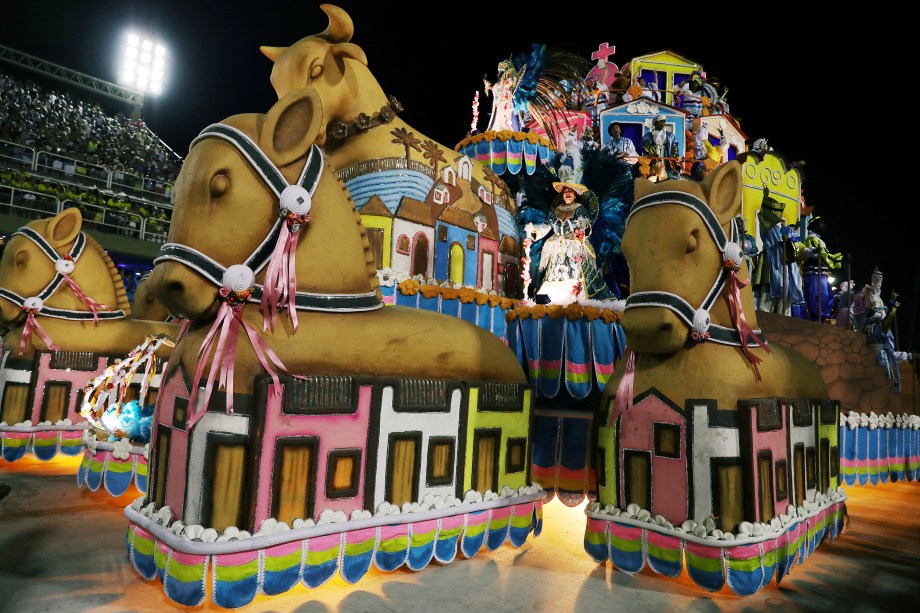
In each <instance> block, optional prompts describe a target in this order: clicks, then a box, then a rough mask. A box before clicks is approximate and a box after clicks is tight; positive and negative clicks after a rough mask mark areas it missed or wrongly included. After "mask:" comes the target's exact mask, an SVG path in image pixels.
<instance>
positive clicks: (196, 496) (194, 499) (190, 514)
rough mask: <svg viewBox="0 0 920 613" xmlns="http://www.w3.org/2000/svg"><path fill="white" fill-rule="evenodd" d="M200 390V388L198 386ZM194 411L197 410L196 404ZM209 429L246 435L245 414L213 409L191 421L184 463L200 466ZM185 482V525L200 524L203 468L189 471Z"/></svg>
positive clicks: (201, 399) (205, 448)
mask: <svg viewBox="0 0 920 613" xmlns="http://www.w3.org/2000/svg"><path fill="white" fill-rule="evenodd" d="M199 389H202V388H199ZM203 401H204V393H203V392H199V395H198V404H199V405H200V404H201V403H202V402H203ZM196 410H201V407H200V406H199V407H198V408H197V409H196ZM211 432H222V433H227V434H238V435H242V436H249V416H248V415H240V414H238V413H233V414H230V413H223V412H217V411H208V412H206V413H205V414H204V416H202V418H201V419H200V420H199V421H198V423H197V424H195V427H194V428H192V432H191V442H190V443H189V454H188V456H189V457H188V466H204V465H205V455H206V453H207V449H208V434H209V433H211ZM187 474H188V481H187V483H186V486H185V491H186V496H187V498H186V500H185V512H184V513H183V516H184V519H185V522H186V523H188V524H192V523H201V519H202V518H201V506H202V500H203V499H204V495H205V492H204V487H205V482H204V481H205V478H204V477H205V476H204V473H203V471H200V470H189V471H188V472H187Z"/></svg>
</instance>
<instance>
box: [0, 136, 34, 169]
mask: <svg viewBox="0 0 920 613" xmlns="http://www.w3.org/2000/svg"><path fill="white" fill-rule="evenodd" d="M0 161H2V162H3V163H4V164H5V165H7V166H9V167H10V168H18V169H21V170H25V169H28V168H34V167H35V149H33V148H32V147H26V146H25V145H17V144H16V143H11V142H9V141H5V140H0Z"/></svg>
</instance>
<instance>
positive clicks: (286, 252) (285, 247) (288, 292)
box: [259, 215, 310, 332]
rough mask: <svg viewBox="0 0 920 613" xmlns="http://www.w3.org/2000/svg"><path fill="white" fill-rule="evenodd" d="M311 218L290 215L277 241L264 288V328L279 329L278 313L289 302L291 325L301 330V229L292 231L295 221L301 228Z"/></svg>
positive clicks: (262, 305)
mask: <svg viewBox="0 0 920 613" xmlns="http://www.w3.org/2000/svg"><path fill="white" fill-rule="evenodd" d="M308 221H310V216H309V215H305V216H303V217H302V218H296V219H294V220H292V219H291V218H290V216H289V218H288V219H286V220H285V223H284V224H282V226H281V233H280V234H279V235H278V241H277V242H276V243H275V250H274V251H272V257H271V259H270V260H269V261H268V267H267V268H266V269H265V283H264V289H263V291H262V303H261V305H260V307H259V309H260V310H261V312H262V330H263V331H264V330H269V329H270V330H271V331H272V332H274V331H275V315H276V314H277V313H278V311H279V310H280V309H281V308H283V307H282V306H281V305H282V304H283V303H284V302H285V301H287V309H288V315H289V316H290V318H291V326H292V327H293V329H294V332H297V325H298V322H297V305H296V302H295V300H296V298H297V271H296V257H295V256H296V253H297V244H298V241H299V240H300V229H299V228H298V230H297V231H296V232H291V230H290V225H291V223H297V224H299V225H300V226H301V227H302V226H303V224H304V223H306V222H308Z"/></svg>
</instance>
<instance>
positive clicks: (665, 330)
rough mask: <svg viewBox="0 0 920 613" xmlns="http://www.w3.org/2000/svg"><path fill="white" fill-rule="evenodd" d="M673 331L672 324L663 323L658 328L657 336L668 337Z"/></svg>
mask: <svg viewBox="0 0 920 613" xmlns="http://www.w3.org/2000/svg"><path fill="white" fill-rule="evenodd" d="M673 330H674V326H673V325H672V324H670V323H664V324H661V326H659V327H658V334H660V335H661V336H670V334H671V332H672V331H673Z"/></svg>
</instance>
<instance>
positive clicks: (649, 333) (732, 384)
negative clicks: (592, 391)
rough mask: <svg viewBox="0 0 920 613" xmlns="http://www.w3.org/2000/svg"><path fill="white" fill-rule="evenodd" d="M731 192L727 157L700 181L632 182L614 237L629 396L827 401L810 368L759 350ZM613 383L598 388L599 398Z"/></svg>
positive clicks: (735, 191)
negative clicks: (625, 285)
mask: <svg viewBox="0 0 920 613" xmlns="http://www.w3.org/2000/svg"><path fill="white" fill-rule="evenodd" d="M741 188H742V177H741V166H740V164H738V163H737V162H734V161H732V162H729V163H727V164H724V165H723V166H721V167H719V168H718V169H717V170H715V171H713V172H712V173H711V174H710V175H709V176H707V178H706V180H705V181H703V182H702V183H697V182H695V181H665V182H661V183H652V182H650V181H647V180H645V179H637V180H636V187H635V202H634V204H633V208H632V210H631V213H630V215H629V218H628V220H627V225H626V230H625V232H624V234H623V243H622V248H623V253H624V255H625V256H626V259H627V261H628V262H629V269H630V291H631V294H630V297H629V299H628V300H627V303H626V311H625V313H624V316H623V318H622V325H623V329H624V331H625V333H626V339H627V345H628V347H629V348H630V350H631V353H632V354H633V355H632V356H631V358H630V360H634V367H635V371H634V373H633V372H629V373H628V374H627V376H629V377H632V376H634V377H635V378H634V380H633V382H632V385H633V389H634V391H635V392H637V393H641V392H643V391H645V390H647V389H649V388H652V387H654V388H657V389H658V390H659V391H661V392H662V393H664V394H665V395H666V396H667V397H668V398H670V399H671V400H672V401H674V402H675V403H676V404H677V405H678V406H683V402H684V401H685V400H686V399H688V398H715V399H717V400H718V403H719V407H720V408H733V407H735V406H736V403H737V400H738V399H739V398H763V397H771V396H782V397H791V398H825V397H827V390H826V387H825V385H824V383H823V381H822V379H821V377H820V375H819V374H818V371H817V370H816V369H815V367H814V365H813V364H811V363H810V362H808V361H807V360H806V359H805V358H804V357H803V356H802V355H801V354H798V353H796V352H794V351H791V350H787V349H785V348H783V347H779V346H775V345H769V346H768V345H767V344H766V341H765V339H764V338H763V335H762V333H761V332H760V331H759V330H757V316H756V314H755V310H754V302H753V297H752V293H751V288H750V284H749V282H750V274H749V270H748V267H747V263H746V262H744V261H743V257H742V256H741V251H740V247H739V246H738V244H737V242H736V241H737V234H736V233H735V231H734V218H735V216H736V215H737V214H738V213H739V211H740V206H741ZM625 370H626V369H620V372H619V373H618V375H619V376H618V377H616V379H617V381H616V382H618V381H619V379H620V377H622V376H624V375H623V373H624V371H625ZM616 382H615V383H616ZM616 389H617V385H608V386H607V391H606V396H610V395H612V394H613V393H614V392H615V390H616ZM624 393H627V394H628V395H629V396H632V395H634V394H631V393H629V392H624Z"/></svg>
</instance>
